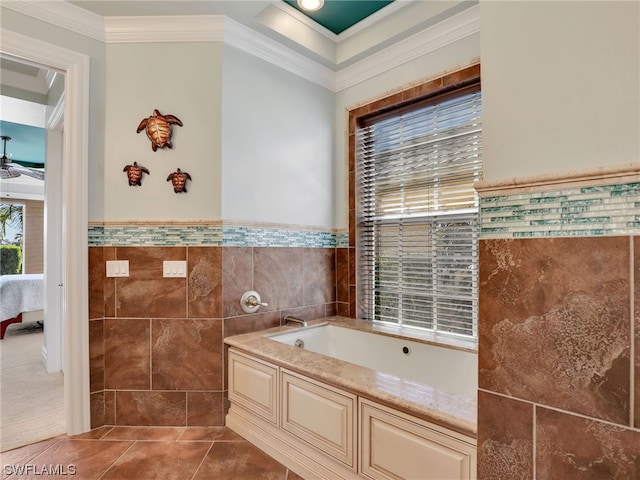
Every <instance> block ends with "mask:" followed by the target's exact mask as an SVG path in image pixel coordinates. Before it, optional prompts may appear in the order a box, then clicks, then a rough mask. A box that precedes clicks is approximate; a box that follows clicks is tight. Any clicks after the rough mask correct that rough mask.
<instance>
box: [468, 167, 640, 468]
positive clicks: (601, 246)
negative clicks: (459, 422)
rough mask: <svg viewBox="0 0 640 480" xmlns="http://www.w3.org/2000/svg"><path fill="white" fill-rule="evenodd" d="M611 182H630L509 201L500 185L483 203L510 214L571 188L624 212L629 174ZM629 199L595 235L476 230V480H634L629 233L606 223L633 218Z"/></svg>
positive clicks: (533, 193) (636, 326) (635, 234)
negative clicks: (501, 205)
mask: <svg viewBox="0 0 640 480" xmlns="http://www.w3.org/2000/svg"><path fill="white" fill-rule="evenodd" d="M625 172H626V173H625ZM600 173H602V172H600ZM605 173H607V172H605ZM609 173H612V172H609ZM618 173H621V174H623V175H624V174H631V175H630V176H629V177H628V178H625V179H624V180H625V182H626V183H624V184H621V183H619V180H620V179H619V178H612V179H610V181H606V179H604V180H602V179H599V178H596V177H598V175H594V176H593V177H591V178H590V176H589V175H584V176H576V178H577V177H580V178H579V179H578V180H577V181H575V182H574V179H571V178H570V179H569V181H568V182H567V183H568V184H569V185H559V184H560V183H561V182H562V179H555V180H554V179H551V180H552V181H551V180H550V179H546V180H550V183H552V184H547V185H546V186H545V185H543V187H544V188H543V191H541V190H540V189H539V188H538V187H539V186H535V185H534V186H532V185H531V184H529V185H527V184H526V182H522V183H520V184H516V185H515V186H514V190H513V192H514V194H513V195H511V194H510V192H509V191H508V189H506V188H502V189H500V191H499V192H492V193H491V196H492V198H496V197H495V194H496V193H499V194H500V197H501V201H502V202H506V203H512V204H513V205H516V204H517V203H518V202H521V201H522V199H523V197H522V196H523V195H526V196H528V198H555V199H557V195H556V194H557V193H558V192H560V191H565V192H567V191H569V190H571V192H576V191H581V192H582V193H583V194H584V196H585V200H587V199H588V198H587V197H589V198H591V199H592V200H593V195H594V192H595V193H597V195H599V196H600V198H601V199H602V202H603V204H606V203H607V202H610V201H614V200H615V199H614V197H616V196H617V195H618V194H620V195H622V196H624V197H625V198H624V199H621V200H620V202H622V203H624V204H628V202H629V197H630V196H634V195H636V196H637V194H638V190H637V187H636V185H640V182H639V181H638V180H640V178H639V174H638V172H637V166H635V170H634V171H633V172H630V171H629V170H628V169H624V168H623V169H620V172H618ZM618 173H616V172H613V175H612V176H613V177H616V176H618ZM599 180H602V181H601V183H598V181H599ZM516 183H517V182H516ZM574 183H576V184H577V185H574ZM622 186H624V188H622ZM481 200H482V199H481ZM574 200H576V199H572V200H571V201H574ZM554 201H555V200H554ZM576 201H577V200H576ZM636 201H637V200H634V201H633V203H632V206H631V207H629V206H627V207H626V208H625V209H624V211H620V212H617V211H616V209H615V208H613V207H611V204H609V205H608V206H607V207H606V210H607V212H608V214H609V215H610V219H611V221H609V222H606V224H605V225H598V226H596V228H591V227H592V226H593V225H592V226H589V225H588V222H586V223H582V224H581V225H579V224H578V223H574V224H573V225H570V222H569V223H566V224H565V225H566V227H567V228H566V229H557V228H556V226H557V225H559V223H558V222H548V223H547V224H546V225H545V224H542V223H540V222H535V223H532V224H530V225H529V227H527V226H524V225H523V224H522V223H521V222H515V223H513V228H508V229H507V231H506V232H505V231H500V232H493V231H491V229H486V230H483V233H482V239H481V240H480V278H479V282H480V298H479V305H480V311H479V331H480V338H479V393H478V478H479V479H481V480H493V479H495V478H501V479H518V480H521V479H552V478H562V479H567V480H573V479H580V480H582V479H593V480H596V479H598V480H599V479H603V478H612V479H613V478H621V479H622V478H624V479H627V478H629V479H630V478H640V416H639V413H640V409H639V408H638V405H639V404H640V388H638V380H639V379H640V355H639V354H638V349H639V347H640V308H639V307H638V305H640V288H639V287H638V285H639V280H640V229H639V228H638V226H637V225H636V224H634V222H633V221H628V222H627V223H625V224H624V226H623V227H624V228H623V230H622V231H621V230H620V229H621V226H620V224H619V223H616V219H620V218H622V217H625V218H627V219H629V218H631V217H633V215H636V216H637V214H638V211H639V210H638V208H639V207H640V204H636ZM506 203H505V204H506ZM614 203H615V201H614ZM622 203H620V205H621V204H622ZM481 204H482V202H481ZM587 204H589V205H591V206H594V205H595V203H594V202H587ZM588 210H589V209H585V210H584V213H585V214H586V216H587V217H588V216H590V215H593V211H591V212H589V211H588ZM492 214H493V213H492ZM555 214H557V215H561V214H562V209H560V210H557V211H556V212H555V213H554V215H555ZM630 215H631V217H630ZM559 218H560V217H558V219H559ZM512 220H515V219H512ZM512 220H507V219H504V223H503V226H507V223H508V222H509V221H512ZM554 225H555V226H554ZM483 226H484V224H483ZM602 227H603V228H602ZM527 228H529V229H530V230H529V232H530V234H529V233H527V234H524V235H523V232H525V231H526V230H527ZM523 236H524V237H528V238H518V237H523Z"/></svg>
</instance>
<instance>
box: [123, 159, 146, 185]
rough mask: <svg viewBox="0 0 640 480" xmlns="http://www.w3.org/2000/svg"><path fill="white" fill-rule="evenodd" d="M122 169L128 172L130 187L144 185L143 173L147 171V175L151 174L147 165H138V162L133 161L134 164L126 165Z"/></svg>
mask: <svg viewBox="0 0 640 480" xmlns="http://www.w3.org/2000/svg"><path fill="white" fill-rule="evenodd" d="M122 171H123V172H127V178H128V179H129V186H130V187H135V186H140V185H142V174H143V173H146V174H147V175H149V169H148V168H147V167H143V166H141V165H138V162H133V165H126V166H125V167H124V168H123V169H122Z"/></svg>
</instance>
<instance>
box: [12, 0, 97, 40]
mask: <svg viewBox="0 0 640 480" xmlns="http://www.w3.org/2000/svg"><path fill="white" fill-rule="evenodd" d="M2 8H8V9H9V10H13V11H15V12H18V13H21V14H22V15H26V16H28V17H31V18H35V19H37V20H40V21H43V22H46V23H50V24H51V25H55V26H56V27H60V28H64V29H65V30H70V31H72V32H75V33H78V34H80V35H83V36H85V37H89V38H93V39H94V40H99V41H101V42H104V41H105V30H104V18H103V17H101V16H100V15H97V14H95V13H92V12H89V11H87V10H85V9H83V8H80V7H78V6H76V5H73V4H71V3H69V2H66V1H64V0H46V1H36V2H34V1H30V0H2Z"/></svg>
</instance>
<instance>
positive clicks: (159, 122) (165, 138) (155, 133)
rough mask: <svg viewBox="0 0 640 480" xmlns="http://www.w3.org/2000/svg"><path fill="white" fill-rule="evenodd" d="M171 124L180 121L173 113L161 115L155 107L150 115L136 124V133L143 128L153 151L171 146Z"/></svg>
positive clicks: (179, 123) (177, 123) (178, 123)
mask: <svg viewBox="0 0 640 480" xmlns="http://www.w3.org/2000/svg"><path fill="white" fill-rule="evenodd" d="M171 125H180V126H181V127H182V122H181V121H180V119H179V118H178V117H176V116H175V115H162V114H161V113H160V111H159V110H158V109H157V108H156V109H155V110H154V111H153V114H152V115H151V116H150V117H147V118H145V119H143V120H142V121H141V122H140V125H138V130H137V133H140V132H141V131H142V130H145V131H146V133H147V137H149V140H151V149H152V150H153V151H154V152H155V151H156V150H157V149H158V148H164V147H169V148H172V147H173V144H172V143H171Z"/></svg>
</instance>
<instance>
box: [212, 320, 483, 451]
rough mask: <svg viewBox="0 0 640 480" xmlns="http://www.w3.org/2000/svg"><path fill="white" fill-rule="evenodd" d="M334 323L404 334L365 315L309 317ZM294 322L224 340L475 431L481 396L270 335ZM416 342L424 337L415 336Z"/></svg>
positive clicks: (465, 344)
mask: <svg viewBox="0 0 640 480" xmlns="http://www.w3.org/2000/svg"><path fill="white" fill-rule="evenodd" d="M326 322H329V323H331V324H335V325H338V326H342V327H346V328H355V329H358V330H362V331H365V332H370V333H378V334H382V335H391V336H394V337H397V338H403V337H402V336H401V335H400V334H399V333H398V332H396V333H393V330H392V329H390V328H387V327H384V326H380V325H377V324H374V323H373V322H368V321H365V320H356V319H353V318H345V317H339V316H336V317H328V318H326V319H323V320H317V321H314V322H310V325H319V324H324V323H326ZM291 331H292V327H276V328H272V329H268V330H265V331H262V332H253V333H248V334H244V335H238V336H233V337H228V338H226V339H225V343H226V344H227V345H229V346H232V347H235V348H237V349H239V350H242V351H245V352H247V353H249V354H251V355H253V356H256V357H259V358H261V359H263V360H266V361H268V362H272V363H276V364H278V365H280V366H282V367H285V368H287V369H289V370H292V371H295V372H298V373H301V374H303V375H305V376H307V377H311V378H314V379H316V380H319V381H321V382H324V383H328V384H330V385H333V386H336V387H338V388H341V389H343V390H346V391H349V392H351V393H354V394H357V395H360V396H363V397H366V398H369V399H371V400H374V401H377V402H380V403H384V404H386V405H389V406H391V407H393V408H395V409H397V410H400V411H403V412H405V413H408V414H411V415H414V416H417V417H420V418H422V419H424V420H427V421H429V422H432V423H435V424H437V425H441V426H443V427H446V428H450V429H452V430H455V431H457V432H459V433H462V434H464V435H467V436H470V437H472V438H475V436H476V430H477V428H476V423H477V422H476V413H477V406H476V398H475V396H473V397H470V396H466V395H456V394H450V393H446V392H443V391H440V390H437V389H434V388H433V387H430V386H428V385H422V384H419V383H416V382H413V381H410V380H405V379H401V378H398V377H395V376H393V375H389V374H386V373H384V372H379V371H376V370H372V369H369V368H366V367H361V366H358V365H355V364H352V363H348V362H344V361H342V360H338V359H335V358H331V357H328V356H325V355H320V354H317V353H314V352H310V351H307V350H304V349H298V348H293V347H291V346H290V345H286V344H283V343H281V342H278V341H275V340H272V339H270V338H268V337H269V336H270V335H274V334H276V333H283V332H291ZM404 338H410V339H411V340H412V341H418V342H419V341H423V342H426V343H430V342H429V341H428V340H425V339H423V340H420V339H416V338H415V337H404ZM469 347H470V346H469V343H468V342H459V343H458V344H453V345H451V348H460V349H464V350H468V349H469Z"/></svg>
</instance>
